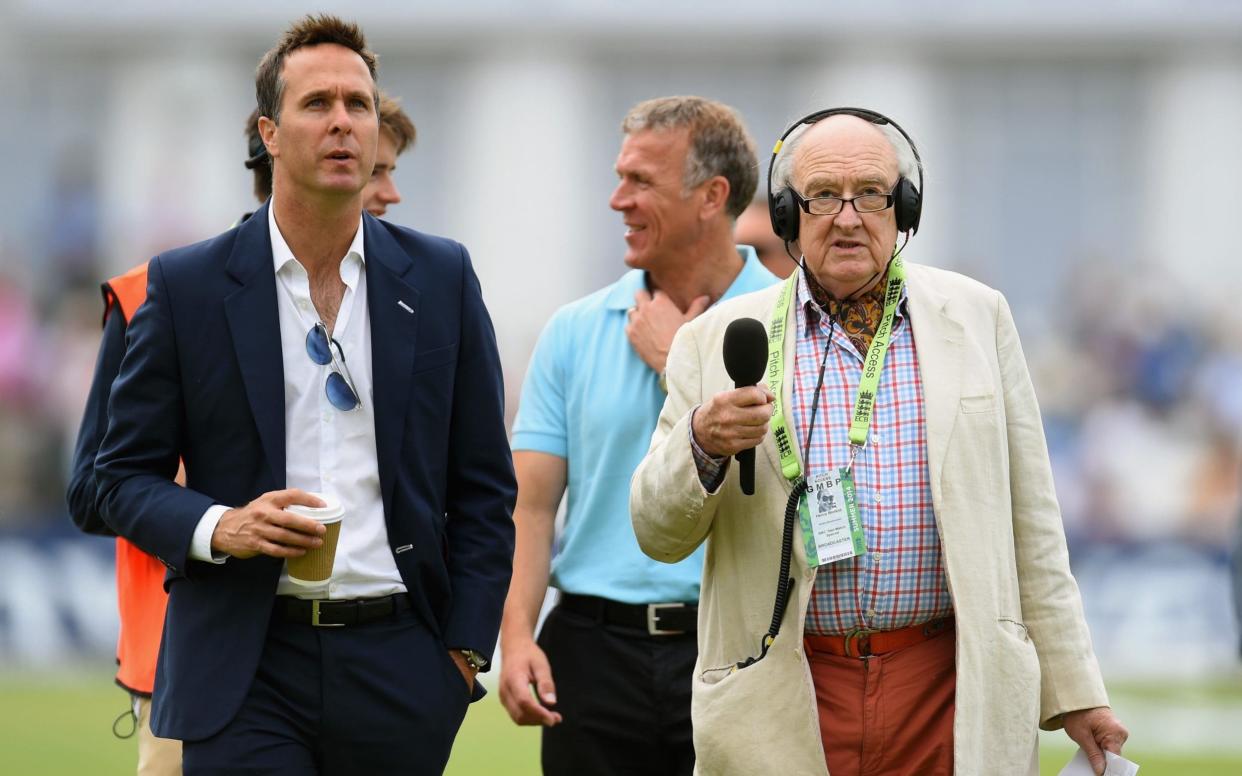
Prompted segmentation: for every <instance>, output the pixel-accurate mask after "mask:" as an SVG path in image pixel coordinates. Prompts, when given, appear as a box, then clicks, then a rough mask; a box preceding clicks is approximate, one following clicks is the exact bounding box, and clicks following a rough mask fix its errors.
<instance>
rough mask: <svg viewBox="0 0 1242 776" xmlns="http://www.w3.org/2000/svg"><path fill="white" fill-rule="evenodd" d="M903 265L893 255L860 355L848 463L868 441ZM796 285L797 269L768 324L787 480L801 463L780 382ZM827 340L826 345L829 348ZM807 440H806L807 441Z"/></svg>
mask: <svg viewBox="0 0 1242 776" xmlns="http://www.w3.org/2000/svg"><path fill="white" fill-rule="evenodd" d="M905 280H906V272H905V266H904V264H903V263H902V261H901V257H900V256H894V257H893V260H892V262H891V263H890V264H889V269H888V287H887V288H886V289H885V291H884V316H883V317H882V318H881V319H880V325H879V327H878V328H877V329H876V331H875V336H874V337H872V338H871V346H870V347H868V348H867V355H866V357H865V358H863V373H862V379H861V380H859V382H858V396H857V397H856V398H855V399H854V416H853V420H852V421H851V422H850V462H851V463H853V460H854V456H855V455H856V454H857V452H858V450H860V449H861V448H862V446H863V445H865V444H866V443H867V431H868V429H870V428H871V416H872V411H873V410H874V408H875V392H876V389H877V388H878V387H879V385H880V371H881V370H882V369H884V357H885V356H886V355H887V354H888V346H889V343H890V342H891V341H892V334H893V319H894V318H895V317H896V315H897V303H898V302H899V301H900V300H901V288H902V286H903V285H904V284H905ZM797 287H798V272H797V271H794V273H793V274H791V275H790V276H789V280H787V281H786V282H785V284H784V286H782V287H781V293H780V296H779V297H777V300H776V307H775V308H774V309H773V310H772V323H771V325H770V326H769V327H768V389H769V390H771V391H772V394H773V395H774V396H775V397H776V398H775V401H774V402H773V412H772V421H771V428H772V438H773V439H774V440H775V441H776V450H777V452H779V453H780V457H781V474H783V475H785V478H786V479H788V480H791V481H793V480H797V479H798V477H800V476H802V465H801V464H799V463H798V456H797V454H796V453H795V451H794V445H793V434H792V433H791V432H790V430H789V424H788V423H787V422H785V403H784V400H783V399H782V398H781V385H782V383H783V382H784V379H785V319H786V317H787V316H788V315H789V302H790V300H792V299H793V297H794V295H795V289H796V288H797ZM831 346H832V343H831V342H829V343H828V344H827V345H825V347H831ZM808 441H809V440H808Z"/></svg>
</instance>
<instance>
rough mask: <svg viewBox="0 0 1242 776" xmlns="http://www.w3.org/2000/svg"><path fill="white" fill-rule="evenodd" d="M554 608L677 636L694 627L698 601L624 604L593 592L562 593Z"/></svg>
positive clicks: (603, 620) (612, 623)
mask: <svg viewBox="0 0 1242 776" xmlns="http://www.w3.org/2000/svg"><path fill="white" fill-rule="evenodd" d="M557 607H558V608H561V609H564V610H565V611H567V612H572V613H574V614H577V615H581V616H583V617H589V618H591V619H592V620H595V621H596V622H601V623H603V624H605V625H616V626H618V627H622V628H632V629H634V630H641V631H645V632H646V633H647V634H648V635H650V636H679V635H681V634H683V633H694V632H695V631H696V630H697V629H698V623H699V606H698V604H687V603H668V604H624V603H621V602H620V601H612V600H610V599H607V598H600V597H599V596H593V595H577V594H576V593H562V594H561V600H560V602H559V603H558V604H557Z"/></svg>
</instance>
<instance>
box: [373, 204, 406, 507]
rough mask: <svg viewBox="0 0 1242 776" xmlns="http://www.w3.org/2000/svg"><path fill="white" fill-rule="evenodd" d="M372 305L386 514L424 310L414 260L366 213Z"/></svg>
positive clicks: (378, 441) (378, 452)
mask: <svg viewBox="0 0 1242 776" xmlns="http://www.w3.org/2000/svg"><path fill="white" fill-rule="evenodd" d="M362 222H363V228H364V229H365V230H366V231H365V232H364V244H365V246H366V247H365V250H366V254H367V261H366V273H367V310H368V313H369V314H370V318H371V384H372V385H373V386H374V392H375V398H374V401H375V452H376V455H377V457H378V459H379V476H380V490H381V494H382V496H383V499H384V514H385V515H386V516H388V515H392V514H393V510H392V492H393V486H394V485H395V484H396V466H397V461H398V460H400V456H401V438H402V431H403V429H404V428H405V415H406V411H407V409H408V407H409V395H410V378H411V375H412V372H413V369H414V348H415V343H416V341H417V336H418V319H419V315H420V314H421V305H420V303H419V292H418V289H416V288H414V286H412V285H410V283H409V280H410V279H411V278H410V276H411V275H412V274H413V269H414V262H413V261H411V259H410V256H409V255H408V254H407V253H406V252H405V250H404V249H402V247H401V246H400V245H398V244H397V241H396V240H394V239H393V237H392V235H391V234H389V232H388V230H387V229H386V228H384V226H383V224H381V223H380V222H379V221H377V220H375V219H374V218H372V217H371V216H370V215H369V214H366V213H364V214H363V216H362Z"/></svg>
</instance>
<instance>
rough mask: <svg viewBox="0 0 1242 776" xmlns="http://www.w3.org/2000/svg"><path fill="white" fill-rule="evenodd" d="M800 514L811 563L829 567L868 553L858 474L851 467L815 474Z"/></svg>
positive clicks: (809, 484)
mask: <svg viewBox="0 0 1242 776" xmlns="http://www.w3.org/2000/svg"><path fill="white" fill-rule="evenodd" d="M798 515H799V518H800V520H799V522H801V523H802V540H803V544H804V546H805V547H806V560H807V563H808V564H809V565H810V566H812V567H814V566H826V565H827V564H829V563H835V562H836V561H839V560H844V559H845V558H854V557H858V556H859V555H866V554H867V543H866V537H865V536H864V535H863V527H862V520H861V519H860V518H859V516H858V502H857V501H856V500H855V498H854V475H853V473H852V472H851V471H850V470H849V469H844V468H842V469H835V470H832V471H827V472H823V473H821V474H817V475H815V476H814V477H811V479H810V480H808V481H807V489H806V493H805V494H803V496H802V499H801V503H800V504H799V509H798Z"/></svg>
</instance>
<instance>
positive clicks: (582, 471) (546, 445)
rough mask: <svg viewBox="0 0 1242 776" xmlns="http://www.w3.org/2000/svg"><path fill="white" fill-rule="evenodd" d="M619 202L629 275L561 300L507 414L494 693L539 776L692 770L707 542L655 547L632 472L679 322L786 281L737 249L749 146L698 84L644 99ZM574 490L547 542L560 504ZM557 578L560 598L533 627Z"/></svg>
mask: <svg viewBox="0 0 1242 776" xmlns="http://www.w3.org/2000/svg"><path fill="white" fill-rule="evenodd" d="M621 129H622V132H623V133H624V140H623V142H622V144H621V153H620V155H619V156H618V157H617V162H616V171H617V177H618V178H619V182H618V184H617V188H616V190H615V191H614V192H613V194H612V198H611V200H610V202H609V204H610V205H611V207H612V208H613V209H614V210H616V211H617V212H619V213H621V215H622V217H623V221H624V223H625V226H626V227H627V231H626V232H625V242H626V246H627V250H626V254H625V263H626V265H627V266H628V267H630V270H629V271H628V272H627V273H626V274H624V275H622V276H621V278H620V279H619V280H618V281H617V282H615V283H613V284H612V285H610V286H607V287H605V288H602V289H600V290H598V291H596V292H595V293H593V294H591V295H589V296H586V297H584V298H582V299H579V300H577V301H575V302H571V303H570V304H568V305H566V306H564V307H562V308H561V309H560V310H558V311H557V312H556V314H555V315H553V317H552V319H551V320H550V321H549V322H548V324H547V326H546V327H545V329H544V331H543V333H542V335H541V336H540V338H539V342H538V344H537V345H536V347H535V352H534V355H533V356H532V358H531V363H530V368H529V370H528V371H527V373H526V380H525V383H524V384H523V386H522V396H521V402H520V404H519V407H518V414H517V419H516V421H515V422H514V427H513V443H512V444H513V451H514V464H515V466H516V470H517V477H518V483H519V485H518V502H517V507H516V510H515V512H514V515H513V517H514V521H515V523H516V527H517V549H516V556H515V558H514V564H513V565H514V576H513V582H512V585H511V587H510V591H509V595H508V598H507V599H506V602H505V610H504V620H503V624H502V627H501V644H500V646H501V683H500V698H501V702H502V703H503V704H504V705H505V708H506V709H507V710H508V712H509V715H510V716H511V717H512V718H513V721H514V722H516V723H517V724H519V725H543V726H544V728H543V748H542V764H543V772H544V773H545V774H552V775H553V776H555V775H556V774H583V773H591V774H610V773H637V772H641V773H645V774H648V775H649V776H658V774H690V773H691V771H692V770H693V767H694V748H693V744H692V742H691V730H690V680H691V674H692V672H693V668H694V661H695V657H696V647H695V632H696V627H697V608H698V607H697V603H698V597H699V579H700V576H701V573H702V565H703V564H702V560H703V559H702V552H701V551H700V552H697V553H695V554H694V555H692V556H691V557H689V558H687V559H686V560H684V561H683V562H681V563H678V564H675V565H666V564H663V563H658V562H656V561H653V560H651V559H650V558H648V557H647V556H645V555H644V554H643V553H642V551H641V550H640V549H639V547H638V542H637V540H636V539H635V538H634V532H633V528H632V527H631V523H630V517H629V484H630V477H631V475H633V473H634V469H635V468H637V466H638V463H639V461H641V460H642V458H643V455H645V454H646V451H647V446H648V444H649V442H650V440H651V434H652V431H653V430H654V429H655V425H656V419H657V418H658V416H659V414H660V408H661V407H662V406H663V404H664V398H665V392H664V389H663V379H662V375H663V372H664V361H665V358H666V357H667V355H668V348H669V345H670V344H671V343H672V340H673V335H674V334H675V333H676V332H677V329H678V328H679V327H680V326H681V325H682V324H683V323H685V322H686V321H688V320H691V319H692V318H694V317H695V316H697V315H699V314H700V313H702V312H703V311H704V310H706V309H707V308H709V307H710V306H711V305H713V304H715V303H716V302H719V301H720V300H722V299H728V298H730V297H733V296H736V295H738V294H744V293H747V292H750V291H756V290H759V289H761V288H764V287H766V286H768V285H771V284H772V283H774V282H776V277H775V276H774V275H773V274H772V273H770V272H769V271H768V270H766V269H765V268H764V267H763V265H762V264H760V262H759V259H758V258H757V257H756V255H755V252H754V250H753V249H751V248H750V247H749V246H744V245H741V246H739V245H734V242H733V228H734V222H735V220H736V218H737V216H738V215H739V214H740V213H741V212H742V211H743V210H745V208H746V206H747V205H748V204H749V203H750V201H751V197H752V196H753V195H754V192H755V187H756V183H757V177H758V161H757V159H756V157H755V146H754V142H753V141H752V140H751V138H750V136H749V135H748V133H747V131H746V128H745V127H744V126H743V124H742V121H741V118H740V117H739V116H738V114H737V112H736V111H734V110H733V109H732V108H730V107H728V106H726V105H723V104H721V103H718V102H714V101H712V100H707V99H703V98H701V97H665V98H660V99H654V100H647V101H645V102H642V103H639V104H638V105H636V106H634V108H632V109H631V110H630V112H629V114H628V115H627V116H626V117H625V120H624V121H623V122H622V124H621ZM567 489H568V493H569V502H568V508H567V513H566V518H565V524H564V530H563V532H562V535H561V536H560V537H559V542H557V547H556V552H555V553H553V537H554V526H555V521H556V512H557V508H558V505H559V504H560V501H561V497H562V495H564V493H565V492H566V490H567ZM549 584H551V586H552V587H555V588H557V589H558V590H559V591H560V598H559V600H558V602H557V605H556V607H555V608H554V609H553V610H552V612H551V613H550V614H549V615H548V618H547V621H546V622H545V623H544V626H543V628H542V630H541V632H540V635H539V639H538V641H536V640H535V636H534V630H535V623H536V620H537V619H538V616H539V612H540V609H541V605H542V603H543V600H544V597H545V595H546V593H547V589H548V586H549Z"/></svg>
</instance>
